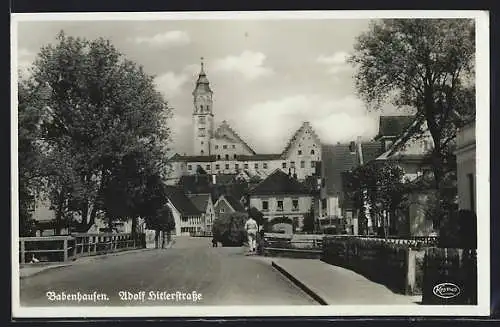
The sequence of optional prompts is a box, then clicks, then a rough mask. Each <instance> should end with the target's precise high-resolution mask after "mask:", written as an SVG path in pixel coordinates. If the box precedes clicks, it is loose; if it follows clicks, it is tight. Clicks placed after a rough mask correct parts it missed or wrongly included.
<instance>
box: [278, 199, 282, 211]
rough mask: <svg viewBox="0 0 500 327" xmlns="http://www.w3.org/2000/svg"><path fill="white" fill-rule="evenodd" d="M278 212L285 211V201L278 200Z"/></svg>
mask: <svg viewBox="0 0 500 327" xmlns="http://www.w3.org/2000/svg"><path fill="white" fill-rule="evenodd" d="M277 211H283V200H278V209H277Z"/></svg>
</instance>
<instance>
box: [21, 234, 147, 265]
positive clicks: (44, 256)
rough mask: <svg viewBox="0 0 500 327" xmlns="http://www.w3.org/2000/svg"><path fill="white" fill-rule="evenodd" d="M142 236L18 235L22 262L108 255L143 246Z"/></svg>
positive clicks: (58, 260)
mask: <svg viewBox="0 0 500 327" xmlns="http://www.w3.org/2000/svg"><path fill="white" fill-rule="evenodd" d="M143 239H144V237H143V235H141V234H139V235H138V237H134V236H133V235H132V234H126V233H118V234H117V233H98V234H86V233H78V234H72V235H64V236H42V237H21V238H19V262H20V263H21V264H25V263H32V259H33V258H36V261H38V262H60V261H62V262H64V261H69V260H73V259H76V258H78V257H84V256H93V255H98V254H106V253H111V252H117V251H125V250H132V249H136V248H142V247H144V246H145V245H144V242H143Z"/></svg>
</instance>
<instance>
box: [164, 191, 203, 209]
mask: <svg viewBox="0 0 500 327" xmlns="http://www.w3.org/2000/svg"><path fill="white" fill-rule="evenodd" d="M165 193H166V195H167V198H168V199H169V200H170V202H172V204H173V206H174V207H175V208H176V209H177V210H179V212H180V213H181V214H183V215H200V214H202V213H203V212H202V211H200V210H199V209H198V208H196V206H195V205H194V204H193V202H191V200H190V199H189V197H187V196H186V194H185V193H184V190H183V189H182V188H180V187H176V186H165Z"/></svg>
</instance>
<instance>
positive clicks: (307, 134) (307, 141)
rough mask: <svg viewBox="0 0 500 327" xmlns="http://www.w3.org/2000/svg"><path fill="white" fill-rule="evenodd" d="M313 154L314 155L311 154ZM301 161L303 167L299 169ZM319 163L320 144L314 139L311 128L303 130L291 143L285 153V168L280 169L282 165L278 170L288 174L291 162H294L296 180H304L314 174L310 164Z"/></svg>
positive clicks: (313, 168)
mask: <svg viewBox="0 0 500 327" xmlns="http://www.w3.org/2000/svg"><path fill="white" fill-rule="evenodd" d="M312 152H314V153H312ZM301 161H304V167H303V168H302V167H301ZM317 161H321V143H320V142H319V140H317V139H316V137H315V135H314V131H313V130H312V129H311V128H304V129H303V130H302V131H301V132H300V133H299V134H298V135H296V139H295V141H294V142H293V143H292V145H291V146H290V148H289V149H288V151H287V153H286V159H285V160H283V161H282V162H286V164H287V167H286V168H285V169H283V168H282V163H281V164H280V166H279V168H281V169H283V171H286V172H288V168H289V167H291V162H295V168H296V173H297V177H298V179H304V178H305V177H306V176H311V175H312V174H313V173H314V172H315V167H314V166H312V165H311V162H317Z"/></svg>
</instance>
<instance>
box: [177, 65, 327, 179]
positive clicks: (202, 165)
mask: <svg viewBox="0 0 500 327" xmlns="http://www.w3.org/2000/svg"><path fill="white" fill-rule="evenodd" d="M192 94H193V104H194V107H193V134H192V135H193V153H192V155H189V156H186V155H184V156H181V155H179V154H175V155H174V156H173V157H172V158H171V163H172V168H173V169H172V170H173V171H172V175H171V178H174V179H175V178H180V177H181V176H183V175H192V174H196V173H197V172H198V171H199V170H200V169H203V170H204V171H205V172H206V173H207V174H212V175H218V174H241V173H243V172H244V173H246V175H248V176H254V175H257V176H259V177H261V178H262V179H264V178H266V177H267V176H268V175H269V174H271V173H272V172H274V171H275V170H276V169H281V170H282V171H284V172H286V173H290V174H293V175H296V176H297V179H299V180H304V179H305V178H306V177H308V176H311V175H312V174H313V173H314V172H315V166H316V163H317V162H318V161H321V142H320V139H319V138H318V136H317V135H316V133H315V132H314V130H313V128H312V127H311V125H310V124H309V122H303V123H302V125H301V126H300V128H298V130H297V131H296V132H295V133H294V134H293V135H292V137H291V138H290V140H289V141H288V143H287V144H286V145H284V148H283V151H282V152H281V153H271V154H269V153H265V154H264V153H258V152H256V151H255V150H254V149H252V147H250V145H248V144H247V143H246V142H245V141H244V140H243V139H242V138H241V137H240V136H239V135H238V133H237V132H236V131H235V130H234V129H233V128H232V127H231V126H230V125H229V123H228V122H227V121H225V120H224V121H222V122H221V123H220V124H218V126H216V124H215V115H214V108H213V96H214V93H213V91H212V89H211V88H210V83H209V81H208V77H207V74H206V73H205V70H204V65H203V62H202V63H201V70H200V73H199V75H198V79H197V81H196V85H195V88H194V90H193V93H192Z"/></svg>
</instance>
